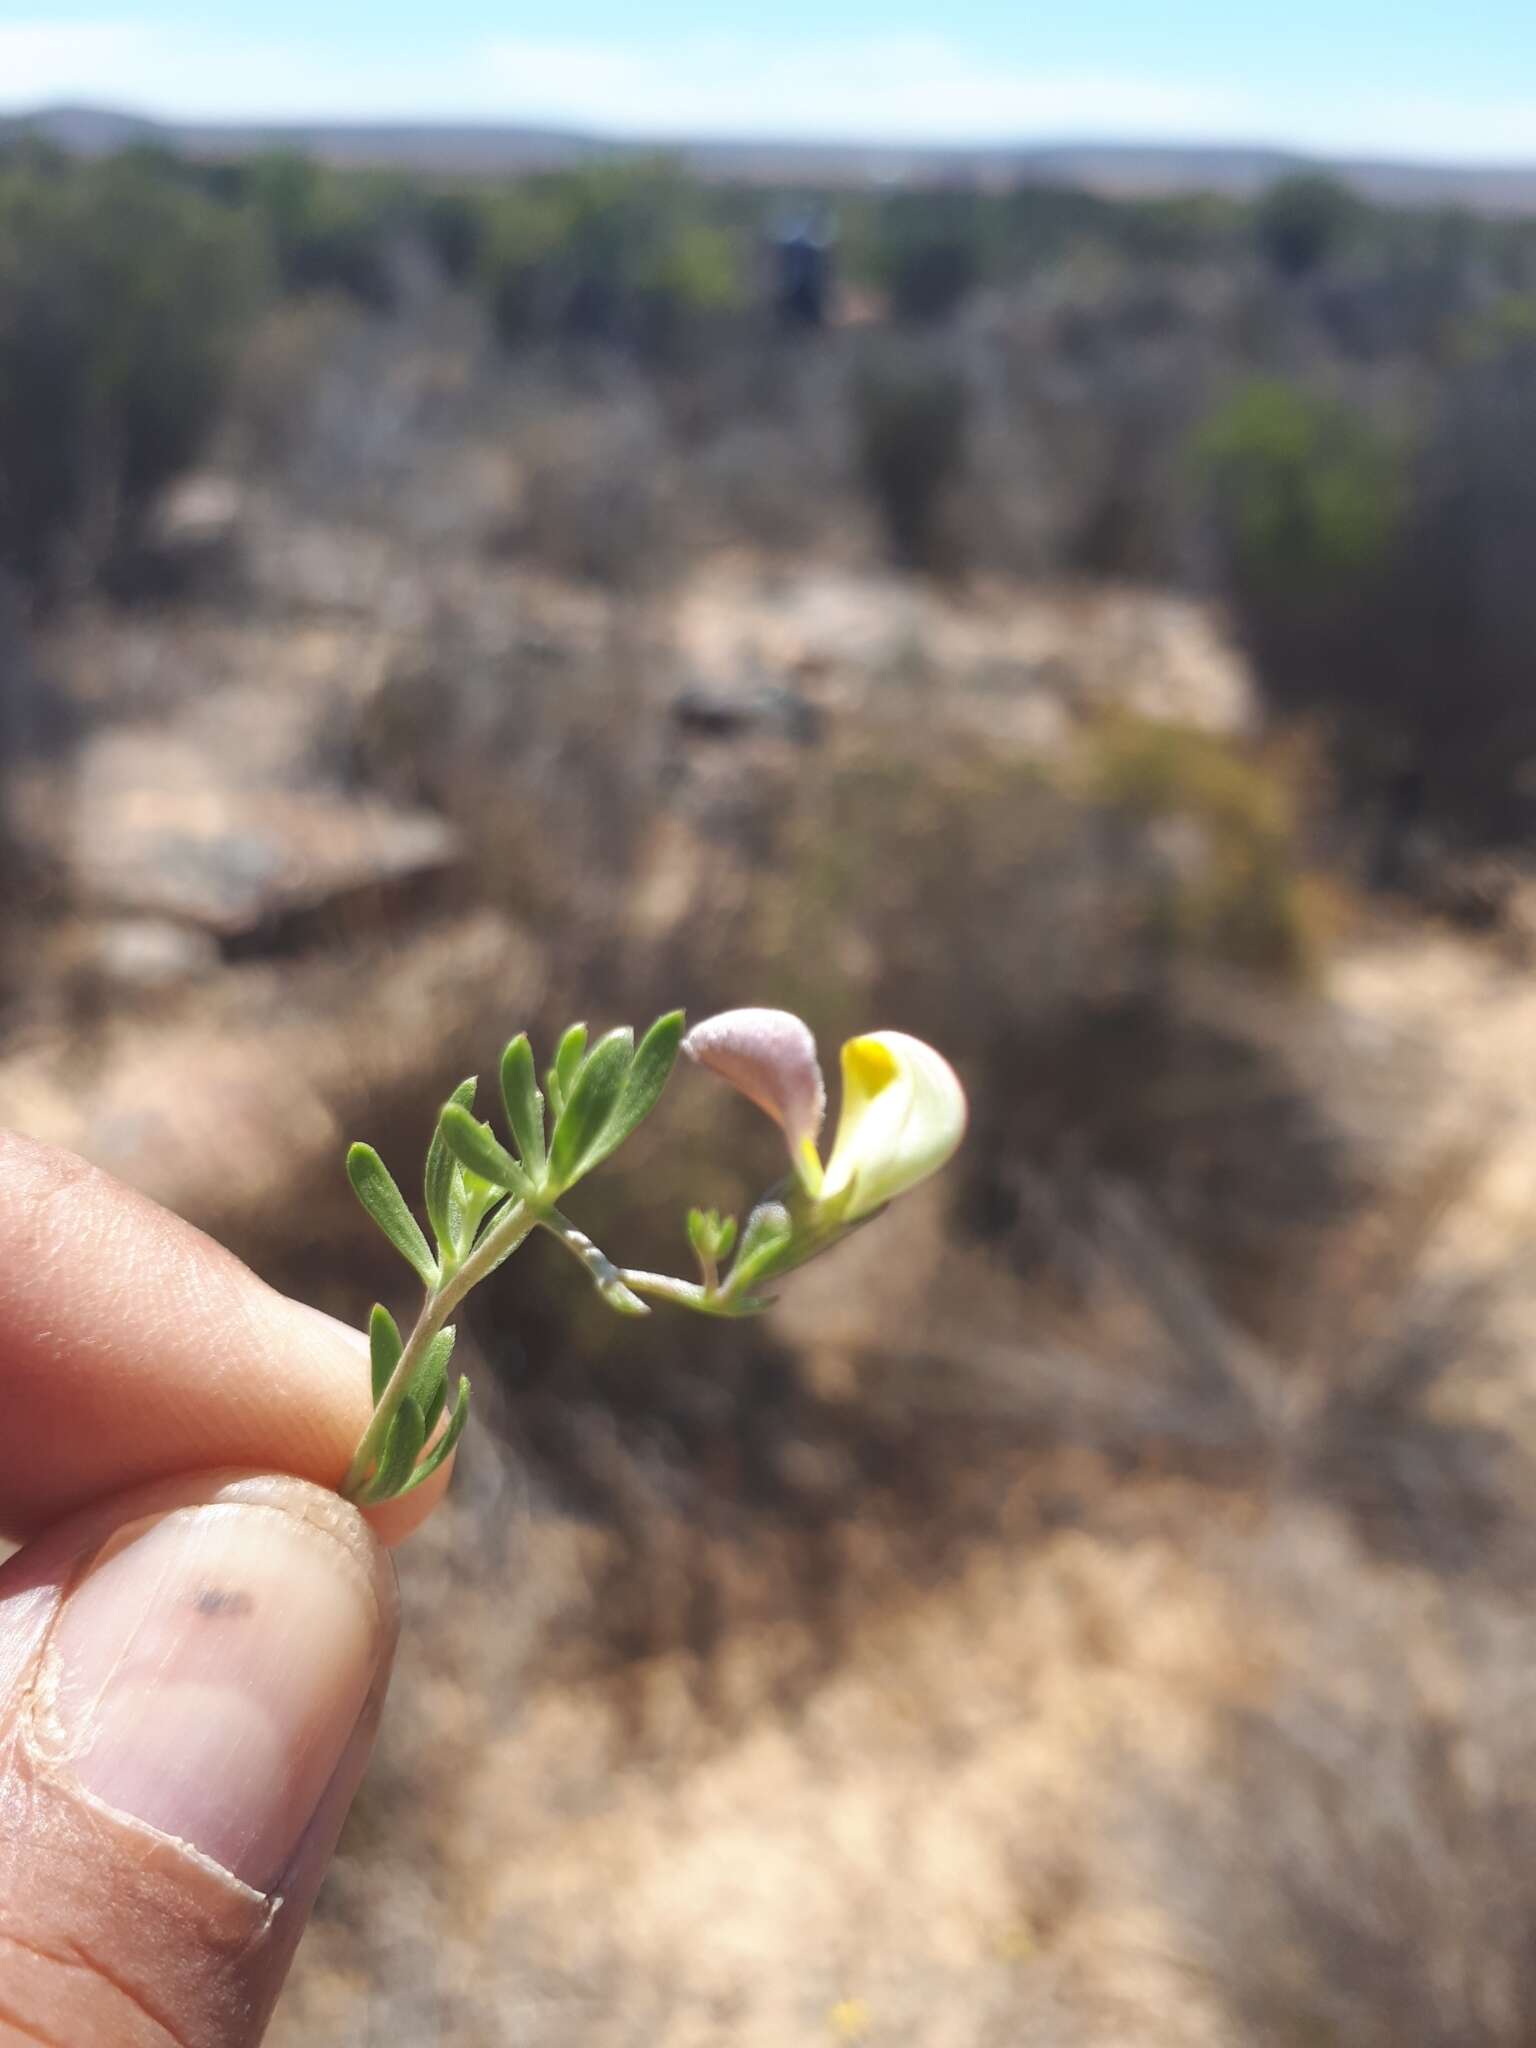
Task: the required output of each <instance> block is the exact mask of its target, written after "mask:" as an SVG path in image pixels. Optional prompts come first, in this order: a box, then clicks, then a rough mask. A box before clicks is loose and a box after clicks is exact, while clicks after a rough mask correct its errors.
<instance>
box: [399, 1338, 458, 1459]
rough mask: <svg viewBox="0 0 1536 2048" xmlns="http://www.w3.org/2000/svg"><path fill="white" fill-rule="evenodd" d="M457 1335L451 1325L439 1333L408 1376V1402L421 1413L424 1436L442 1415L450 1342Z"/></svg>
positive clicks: (451, 1352)
mask: <svg viewBox="0 0 1536 2048" xmlns="http://www.w3.org/2000/svg"><path fill="white" fill-rule="evenodd" d="M456 1335H457V1332H456V1331H455V1329H454V1327H453V1324H452V1323H450V1324H449V1325H448V1327H447V1329H445V1330H439V1331H438V1333H437V1335H436V1336H435V1337H434V1338H433V1339H432V1341H431V1343H430V1344H429V1345H428V1346H427V1348H426V1350H425V1351H424V1352H423V1353H422V1355H421V1363H420V1364H419V1365H418V1366H417V1368H416V1370H415V1371H414V1372H413V1373H412V1374H411V1385H410V1398H411V1400H413V1401H414V1402H415V1403H416V1406H417V1407H418V1408H419V1409H420V1410H421V1421H422V1428H423V1429H424V1431H425V1432H426V1435H427V1436H430V1435H431V1434H432V1431H433V1429H434V1428H435V1427H436V1425H437V1418H438V1416H439V1415H441V1414H442V1412H443V1395H444V1393H445V1391H446V1386H447V1374H448V1361H449V1359H450V1358H452V1356H453V1342H454V1338H455V1336H456Z"/></svg>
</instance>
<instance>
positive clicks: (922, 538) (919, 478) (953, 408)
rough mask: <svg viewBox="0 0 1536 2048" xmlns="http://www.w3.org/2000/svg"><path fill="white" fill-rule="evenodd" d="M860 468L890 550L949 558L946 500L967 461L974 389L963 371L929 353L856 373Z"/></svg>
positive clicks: (940, 560) (918, 562)
mask: <svg viewBox="0 0 1536 2048" xmlns="http://www.w3.org/2000/svg"><path fill="white" fill-rule="evenodd" d="M853 411H854V432H855V441H856V449H857V460H858V467H859V472H860V474H861V475H862V477H863V479H864V484H865V488H866V489H867V490H868V492H869V494H870V496H871V498H872V499H873V500H874V504H875V509H876V511H877V512H878V513H879V515H880V520H881V524H882V525H883V527H884V529H885V535H886V540H887V542H888V544H889V546H890V549H891V553H892V554H893V555H894V556H895V558H896V560H897V561H898V562H901V563H903V564H904V565H906V566H907V567H910V568H918V569H939V568H944V567H949V566H953V565H952V563H951V562H949V561H947V560H946V555H947V553H948V550H947V548H946V535H945V532H944V525H943V515H944V511H945V505H946V500H947V499H948V497H949V495H950V493H951V492H952V491H953V489H954V488H955V486H956V484H957V483H958V482H959V480H960V477H961V474H962V472H963V470H964V467H965V448H966V427H967V423H968V420H969V416H970V393H969V391H968V389H967V386H966V383H965V380H964V378H963V377H962V376H961V374H960V373H959V371H957V370H955V369H953V368H952V367H951V366H950V365H948V364H947V363H942V362H935V361H931V360H922V361H918V360H910V361H902V360H900V359H897V358H894V357H892V358H888V359H886V360H885V361H883V362H879V363H873V364H870V365H868V366H867V367H866V368H865V369H864V370H863V371H862V372H861V374H860V375H859V376H858V377H857V378H856V379H855V380H854V385H853Z"/></svg>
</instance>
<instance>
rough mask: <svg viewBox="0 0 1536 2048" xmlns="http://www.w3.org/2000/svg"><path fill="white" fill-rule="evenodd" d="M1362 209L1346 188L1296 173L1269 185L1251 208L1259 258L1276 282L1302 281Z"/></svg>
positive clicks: (1337, 245)
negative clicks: (1275, 274)
mask: <svg viewBox="0 0 1536 2048" xmlns="http://www.w3.org/2000/svg"><path fill="white" fill-rule="evenodd" d="M1361 211H1362V208H1361V204H1360V201H1359V200H1358V199H1356V197H1355V195H1354V193H1353V192H1351V191H1350V189H1349V187H1348V186H1347V185H1341V184H1340V183H1339V181H1338V179H1337V178H1330V177H1328V176H1326V175H1325V174H1324V173H1323V172H1321V171H1302V172H1298V173H1297V174H1296V175H1295V176H1294V177H1290V178H1281V179H1279V180H1278V181H1277V182H1276V183H1275V184H1273V185H1271V186H1270V188H1269V190H1268V191H1267V192H1266V193H1265V194H1264V195H1263V197H1262V198H1261V199H1260V200H1259V202H1258V204H1257V206H1256V207H1255V208H1254V216H1253V231H1254V238H1255V240H1256V241H1257V243H1258V246H1259V250H1260V253H1261V254H1262V255H1263V256H1264V258H1265V260H1266V261H1267V262H1268V263H1269V264H1270V265H1271V267H1272V268H1273V269H1275V270H1277V271H1279V272H1280V274H1281V276H1282V277H1306V276H1309V275H1310V274H1311V273H1312V272H1313V271H1315V270H1320V269H1321V268H1322V266H1323V265H1324V264H1325V263H1326V262H1327V261H1328V260H1329V258H1330V257H1332V256H1336V255H1337V254H1338V252H1339V250H1340V249H1341V248H1342V247H1343V246H1344V244H1345V242H1346V241H1347V240H1348V239H1349V236H1350V233H1351V231H1352V230H1353V228H1354V227H1355V225H1356V222H1357V221H1358V219H1359V217H1360V214H1361Z"/></svg>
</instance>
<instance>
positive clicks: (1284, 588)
mask: <svg viewBox="0 0 1536 2048" xmlns="http://www.w3.org/2000/svg"><path fill="white" fill-rule="evenodd" d="M1197 459H1198V462H1199V464H1200V467H1201V469H1202V471H1203V473H1204V476H1205V480H1206V483H1207V486H1208V489H1209V493H1210V502H1211V508H1212V512H1213V515H1214V519H1215V524H1216V530H1217V539H1218V544H1219V546H1220V549H1221V552H1222V556H1223V558H1224V561H1225V564H1226V566H1227V569H1228V571H1229V574H1230V576H1231V577H1232V579H1233V580H1234V582H1235V583H1236V584H1237V586H1238V588H1239V589H1240V590H1241V591H1242V592H1243V593H1245V594H1246V595H1247V596H1249V597H1250V598H1251V600H1252V601H1253V602H1255V603H1267V604H1273V605H1282V606H1285V607H1286V608H1287V609H1288V610H1290V611H1291V612H1292V614H1293V615H1297V616H1314V615H1317V614H1319V613H1328V612H1331V611H1333V610H1334V609H1335V608H1336V607H1337V606H1338V605H1339V604H1341V603H1347V602H1349V601H1351V600H1352V599H1353V598H1354V597H1355V596H1356V595H1357V594H1358V592H1359V590H1360V588H1361V585H1362V584H1363V583H1364V582H1366V581H1368V580H1369V579H1371V578H1372V577H1373V576H1375V575H1376V574H1377V573H1378V572H1379V571H1380V570H1381V569H1382V568H1383V566H1384V565H1385V563H1386V560H1387V557H1388V554H1389V551H1390V549H1391V546H1392V543H1393V540H1394V537H1395V534H1396V532H1397V530H1398V527H1399V524H1400V521H1401V515H1402V507H1403V475H1402V460H1401V455H1400V452H1399V451H1398V450H1397V449H1396V448H1394V447H1393V446H1392V445H1391V444H1390V443H1389V442H1388V441H1387V440H1386V439H1385V438H1384V437H1383V436H1382V435H1380V434H1379V433H1378V432H1377V431H1376V430H1375V429H1374V428H1373V427H1372V426H1371V425H1370V423H1369V422H1368V421H1366V420H1365V419H1363V418H1361V417H1360V416H1359V415H1358V414H1356V413H1353V412H1351V411H1349V410H1348V409H1347V408H1346V407H1344V406H1342V405H1339V404H1336V403H1334V402H1333V401H1331V400H1329V399H1326V398H1318V397H1315V396H1314V395H1313V394H1311V393H1310V392H1307V391H1304V390H1301V389H1299V388H1297V387H1296V386H1293V385H1289V384H1284V383H1280V382H1278V381H1275V380H1272V379H1268V378H1260V379H1256V380H1255V381H1254V382H1252V383H1250V384H1248V385H1246V386H1245V387H1244V388H1243V389H1242V390H1241V391H1239V392H1238V393H1237V394H1236V396H1235V397H1233V398H1232V399H1230V400H1229V401H1228V403H1227V404H1226V405H1225V406H1224V407H1223V408H1222V409H1221V410H1220V411H1219V412H1218V413H1217V414H1216V415H1215V416H1214V417H1213V418H1212V419H1211V420H1210V421H1209V422H1207V424H1206V426H1205V427H1204V428H1203V430H1202V431H1201V434H1200V436H1199V439H1198V443H1197Z"/></svg>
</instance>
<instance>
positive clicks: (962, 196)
mask: <svg viewBox="0 0 1536 2048" xmlns="http://www.w3.org/2000/svg"><path fill="white" fill-rule="evenodd" d="M984 218H985V216H984V214H983V210H982V203H981V202H980V201H979V200H978V199H977V197H976V196H975V195H974V194H971V193H967V192H899V193H896V194H895V195H894V196H893V197H892V198H891V199H889V200H888V201H887V202H886V204H885V207H884V208H883V210H882V213H881V218H880V226H879V238H878V242H877V246H876V265H875V267H876V277H877V280H878V282H879V283H880V284H881V285H882V286H883V288H884V290H885V292H886V294H887V296H888V298H889V300H890V307H891V312H892V313H893V314H894V315H895V317H896V318H897V319H898V320H904V321H913V322H917V323H928V322H932V323H937V322H939V321H943V320H947V319H949V318H950V317H951V315H952V314H954V313H955V312H957V311H958V310H959V308H960V306H961V305H962V304H963V303H964V301H965V300H966V299H967V298H968V297H969V296H970V294H971V292H972V291H974V289H975V288H976V286H977V285H978V284H979V283H980V281H981V278H982V275H983V272H984V269H985V252H984V247H983V239H982V238H983V232H984Z"/></svg>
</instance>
